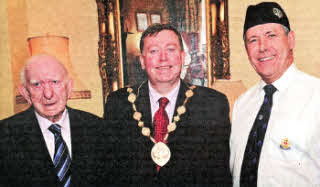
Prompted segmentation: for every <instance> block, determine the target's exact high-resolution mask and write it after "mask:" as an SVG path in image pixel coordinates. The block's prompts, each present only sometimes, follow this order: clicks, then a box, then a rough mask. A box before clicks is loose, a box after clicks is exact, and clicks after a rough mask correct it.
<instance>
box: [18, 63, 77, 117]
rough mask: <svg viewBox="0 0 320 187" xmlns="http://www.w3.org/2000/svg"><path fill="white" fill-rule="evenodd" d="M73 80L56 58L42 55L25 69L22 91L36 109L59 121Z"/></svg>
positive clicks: (44, 115)
mask: <svg viewBox="0 0 320 187" xmlns="http://www.w3.org/2000/svg"><path fill="white" fill-rule="evenodd" d="M72 86H73V82H72V80H70V79H68V77H67V72H66V70H65V68H64V67H63V66H62V65H61V64H60V63H59V62H58V61H57V60H56V59H54V58H51V57H41V58H39V59H37V60H35V61H33V62H31V63H30V64H28V66H27V67H26V69H25V86H23V85H22V86H21V87H20V88H19V91H20V93H21V94H22V95H23V96H24V98H25V99H26V100H27V101H28V103H30V104H32V105H33V106H34V108H35V110H36V111H37V112H38V113H39V114H40V115H41V116H42V117H45V118H47V119H49V120H50V121H53V122H55V121H58V120H59V119H60V118H61V116H62V113H63V111H64V109H65V108H66V104H67V100H68V97H69V96H70V95H71V91H72Z"/></svg>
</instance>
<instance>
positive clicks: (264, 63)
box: [246, 23, 295, 84]
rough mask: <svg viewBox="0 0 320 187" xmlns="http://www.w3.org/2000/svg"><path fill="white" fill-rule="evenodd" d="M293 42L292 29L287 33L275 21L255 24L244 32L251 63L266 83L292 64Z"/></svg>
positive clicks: (273, 79) (277, 77)
mask: <svg viewBox="0 0 320 187" xmlns="http://www.w3.org/2000/svg"><path fill="white" fill-rule="evenodd" d="M294 42H295V41H294V33H293V31H290V32H289V33H288V35H287V34H286V33H285V30H284V28H283V26H282V25H280V24H277V23H267V24H262V25H257V26H254V27H252V28H250V29H248V31H247V32H246V49H247V54H248V57H249V60H250V62H251V65H252V66H253V68H254V69H255V70H256V72H257V73H258V74H259V75H260V77H261V78H262V80H264V81H265V82H266V83H267V84H270V83H272V82H274V81H276V80H278V79H279V78H280V77H281V76H282V74H283V73H284V72H285V71H286V70H287V69H288V67H289V66H290V65H291V64H292V61H293V54H292V50H293V48H294Z"/></svg>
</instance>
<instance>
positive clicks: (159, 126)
mask: <svg viewBox="0 0 320 187" xmlns="http://www.w3.org/2000/svg"><path fill="white" fill-rule="evenodd" d="M168 103H169V100H168V99H167V98H165V97H161V98H160V99H159V109H158V110H157V112H156V113H155V114H154V117H153V122H154V139H155V140H156V142H163V139H164V137H165V136H166V134H167V133H168V129H167V127H168V125H169V118H168V114H167V112H166V110H165V107H166V106H167V104H168Z"/></svg>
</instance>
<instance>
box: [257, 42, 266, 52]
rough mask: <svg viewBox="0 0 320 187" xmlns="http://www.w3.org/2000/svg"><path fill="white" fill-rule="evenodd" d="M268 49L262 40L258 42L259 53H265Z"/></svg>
mask: <svg viewBox="0 0 320 187" xmlns="http://www.w3.org/2000/svg"><path fill="white" fill-rule="evenodd" d="M267 48H268V42H267V41H266V40H264V39H262V40H260V41H259V51H260V52H265V51H266V50H267Z"/></svg>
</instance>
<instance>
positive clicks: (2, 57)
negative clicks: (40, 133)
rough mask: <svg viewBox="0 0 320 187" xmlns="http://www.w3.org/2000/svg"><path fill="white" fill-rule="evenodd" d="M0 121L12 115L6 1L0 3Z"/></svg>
mask: <svg viewBox="0 0 320 187" xmlns="http://www.w3.org/2000/svg"><path fill="white" fill-rule="evenodd" d="M0 36H1V37H0V64H1V71H0V85H1V89H0V103H1V104H0V119H1V118H3V117H7V116H10V115H12V114H13V92H12V91H13V86H12V84H11V83H12V76H11V73H9V72H11V64H10V60H11V58H10V45H9V32H8V12H7V1H0Z"/></svg>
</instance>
